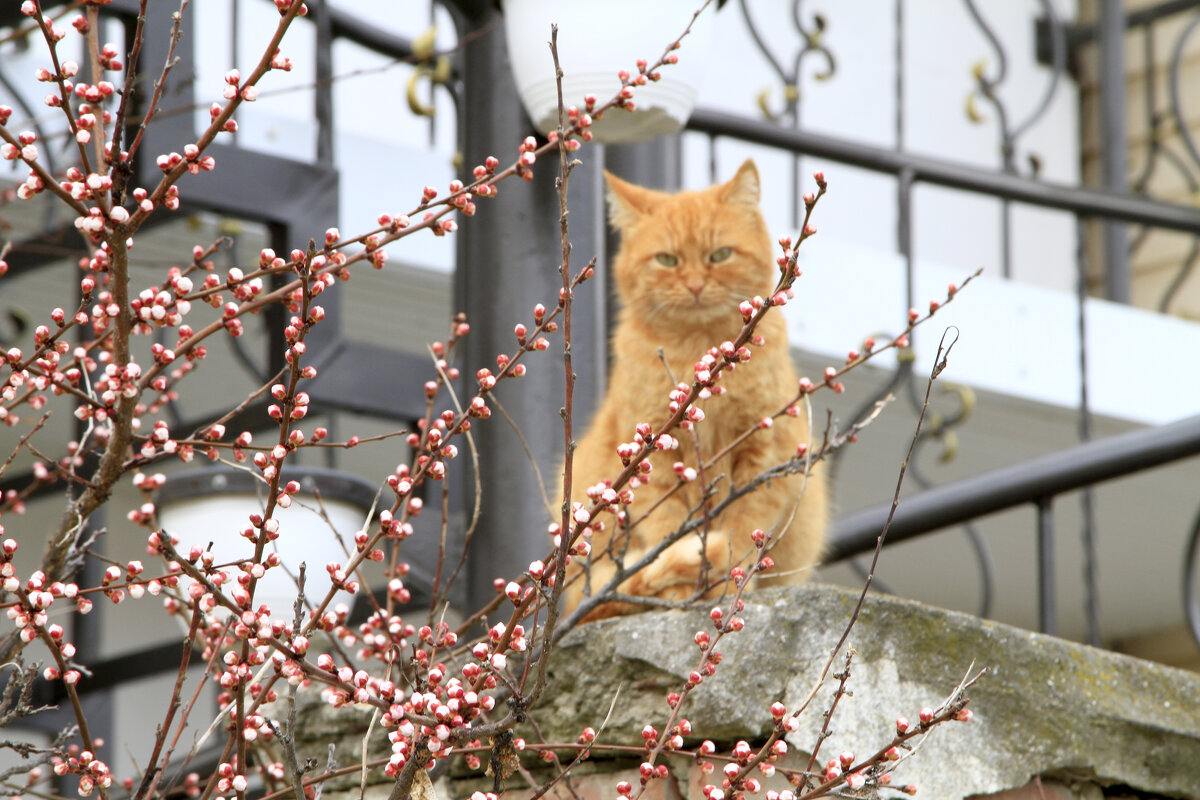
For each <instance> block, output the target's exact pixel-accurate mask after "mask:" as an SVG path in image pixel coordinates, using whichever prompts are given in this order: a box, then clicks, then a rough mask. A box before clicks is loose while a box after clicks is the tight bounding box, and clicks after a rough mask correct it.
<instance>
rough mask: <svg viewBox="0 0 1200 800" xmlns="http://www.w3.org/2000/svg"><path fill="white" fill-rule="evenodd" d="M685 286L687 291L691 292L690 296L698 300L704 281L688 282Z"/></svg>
mask: <svg viewBox="0 0 1200 800" xmlns="http://www.w3.org/2000/svg"><path fill="white" fill-rule="evenodd" d="M687 288H688V291H689V292H691V293H692V297H694V298H696V299H697V300H699V299H700V293H701V292H703V291H704V283H703V282H702V281H701V282H697V283H688V284H687Z"/></svg>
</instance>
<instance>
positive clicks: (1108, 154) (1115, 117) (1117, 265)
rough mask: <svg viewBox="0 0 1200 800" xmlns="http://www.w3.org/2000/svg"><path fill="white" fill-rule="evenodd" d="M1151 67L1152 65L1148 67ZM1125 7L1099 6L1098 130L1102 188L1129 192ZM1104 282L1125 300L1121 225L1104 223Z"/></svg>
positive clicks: (1115, 1)
mask: <svg viewBox="0 0 1200 800" xmlns="http://www.w3.org/2000/svg"><path fill="white" fill-rule="evenodd" d="M1149 68H1151V69H1152V67H1149ZM1125 81H1126V76H1125V9H1124V8H1123V7H1122V0H1103V2H1102V3H1101V6H1100V130H1101V141H1102V142H1103V144H1104V147H1103V155H1102V159H1101V160H1102V162H1103V167H1104V188H1105V189H1106V190H1107V191H1109V192H1112V193H1113V195H1115V196H1118V197H1119V196H1123V195H1127V194H1128V193H1129V175H1128V171H1129V163H1128V162H1129V143H1128V139H1127V136H1126V133H1127V132H1126V125H1125V115H1126V113H1127V110H1126V107H1125ZM1104 285H1105V293H1106V295H1107V297H1108V299H1109V300H1112V301H1114V302H1117V303H1126V304H1128V303H1129V298H1130V279H1129V242H1128V240H1127V237H1126V229H1125V226H1124V225H1122V224H1120V223H1119V222H1115V221H1112V220H1109V221H1106V222H1105V223H1104Z"/></svg>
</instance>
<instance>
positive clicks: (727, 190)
mask: <svg viewBox="0 0 1200 800" xmlns="http://www.w3.org/2000/svg"><path fill="white" fill-rule="evenodd" d="M761 195H762V192H761V190H760V188H759V182H758V167H756V166H754V159H752V158H747V159H746V160H745V161H744V162H742V166H740V167H738V171H737V174H736V175H734V176H733V178H732V179H730V181H729V183H726V184H723V185H722V186H721V199H722V200H723V201H724V202H726V203H747V204H749V205H752V206H756V205H758V201H759V198H760V197H761Z"/></svg>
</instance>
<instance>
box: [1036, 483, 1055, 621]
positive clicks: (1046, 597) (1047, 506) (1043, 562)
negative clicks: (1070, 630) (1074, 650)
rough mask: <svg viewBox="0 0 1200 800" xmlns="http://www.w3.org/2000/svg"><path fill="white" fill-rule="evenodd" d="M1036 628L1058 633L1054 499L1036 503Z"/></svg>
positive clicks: (1047, 498) (1040, 500) (1048, 498)
mask: <svg viewBox="0 0 1200 800" xmlns="http://www.w3.org/2000/svg"><path fill="white" fill-rule="evenodd" d="M1037 509H1038V519H1037V549H1038V620H1039V624H1038V628H1039V629H1040V630H1041V631H1042V633H1046V634H1049V635H1051V636H1054V635H1056V634H1057V632H1058V623H1057V617H1058V609H1057V608H1056V603H1055V597H1054V498H1053V497H1052V496H1050V497H1043V498H1040V499H1039V500H1038V501H1037Z"/></svg>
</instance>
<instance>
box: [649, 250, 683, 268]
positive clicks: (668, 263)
mask: <svg viewBox="0 0 1200 800" xmlns="http://www.w3.org/2000/svg"><path fill="white" fill-rule="evenodd" d="M654 260H655V261H657V262H658V263H660V264H662V265H663V266H664V267H673V266H675V265H676V264H678V263H679V258H678V257H676V256H673V255H671V254H670V253H659V254H658V255H656V256H655V257H654Z"/></svg>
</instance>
